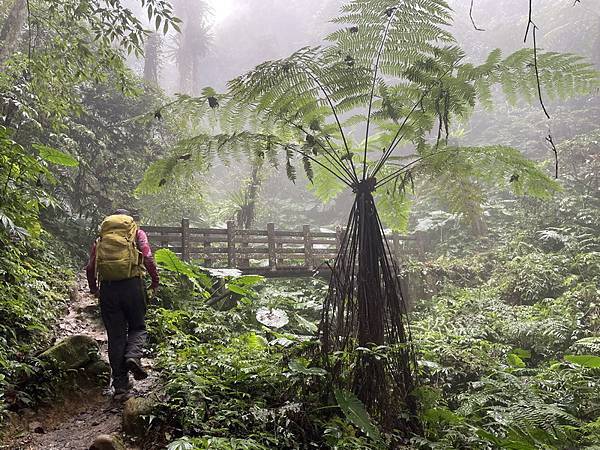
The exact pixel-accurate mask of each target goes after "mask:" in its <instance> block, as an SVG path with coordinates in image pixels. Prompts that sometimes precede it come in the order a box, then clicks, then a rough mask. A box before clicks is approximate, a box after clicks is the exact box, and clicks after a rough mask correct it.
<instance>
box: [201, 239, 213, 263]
mask: <svg viewBox="0 0 600 450" xmlns="http://www.w3.org/2000/svg"><path fill="white" fill-rule="evenodd" d="M208 237H209V234H208V233H204V239H207V238H208ZM203 245H204V252H205V254H206V257H205V258H204V265H206V267H211V266H212V258H211V254H210V253H209V251H210V247H211V245H210V241H208V240H206V241H204V244H203Z"/></svg>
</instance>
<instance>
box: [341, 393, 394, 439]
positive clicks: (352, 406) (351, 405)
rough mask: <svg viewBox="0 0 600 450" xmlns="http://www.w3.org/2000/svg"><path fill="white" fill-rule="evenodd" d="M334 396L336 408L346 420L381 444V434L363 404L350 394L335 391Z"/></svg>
mask: <svg viewBox="0 0 600 450" xmlns="http://www.w3.org/2000/svg"><path fill="white" fill-rule="evenodd" d="M334 394H335V399H336V401H337V402H338V406H339V407H340V409H341V410H342V412H343V413H344V414H345V416H346V418H347V419H348V420H349V421H350V422H352V423H353V424H354V425H355V426H357V427H358V428H360V429H361V430H362V431H363V432H364V433H365V434H366V435H367V436H369V437H370V438H371V439H373V440H375V441H377V442H380V443H381V442H382V441H381V434H380V433H379V430H378V429H377V427H376V426H375V424H374V423H373V422H372V421H371V419H370V417H369V414H368V413H367V410H366V409H365V405H363V403H362V402H361V401H360V400H359V399H358V398H357V397H356V396H355V395H354V394H352V393H351V392H348V391H344V390H341V389H336V390H335V391H334Z"/></svg>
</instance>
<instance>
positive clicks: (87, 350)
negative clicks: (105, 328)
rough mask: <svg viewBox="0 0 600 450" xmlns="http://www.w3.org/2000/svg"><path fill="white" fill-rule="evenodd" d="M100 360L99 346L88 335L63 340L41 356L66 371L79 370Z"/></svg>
mask: <svg viewBox="0 0 600 450" xmlns="http://www.w3.org/2000/svg"><path fill="white" fill-rule="evenodd" d="M97 358H98V344H96V341H95V340H94V339H93V338H91V337H89V336H86V335H83V334H78V335H74V336H69V337H68V338H65V339H63V340H62V341H60V342H59V343H58V344H55V345H54V346H52V347H50V348H49V349H48V350H46V351H45V352H44V353H42V354H41V355H40V359H41V360H45V361H48V362H51V363H52V364H55V365H57V366H59V367H61V368H64V369H78V368H80V367H83V366H85V365H86V364H88V363H90V362H92V361H95V360H96V359H97Z"/></svg>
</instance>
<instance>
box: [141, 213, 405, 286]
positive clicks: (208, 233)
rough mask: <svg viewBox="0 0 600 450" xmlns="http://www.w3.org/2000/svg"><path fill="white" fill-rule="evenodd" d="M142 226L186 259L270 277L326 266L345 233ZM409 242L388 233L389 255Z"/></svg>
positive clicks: (401, 251) (158, 243) (306, 228)
mask: <svg viewBox="0 0 600 450" xmlns="http://www.w3.org/2000/svg"><path fill="white" fill-rule="evenodd" d="M142 228H143V230H144V231H145V232H146V234H147V235H148V238H149V240H150V242H151V244H152V246H153V247H154V248H156V249H158V248H168V249H170V250H172V251H173V252H175V253H177V254H178V255H180V256H181V258H182V259H183V260H184V261H192V260H198V261H199V262H200V263H201V264H203V265H204V266H206V267H228V268H237V269H240V270H242V271H244V272H245V273H261V274H265V275H274V276H286V275H287V274H295V273H306V272H312V271H314V269H315V268H318V267H324V268H325V269H326V265H325V263H326V262H328V261H331V262H332V261H333V259H334V258H335V257H336V255H337V251H338V249H339V246H340V242H341V239H342V233H343V230H342V229H341V228H337V229H336V231H335V232H331V231H328V232H327V231H325V232H324V231H318V230H313V229H311V227H310V226H309V225H304V226H303V227H302V229H301V230H298V231H290V230H277V229H275V225H274V224H273V223H268V224H267V229H266V230H243V229H238V228H236V226H235V222H233V221H229V222H227V228H190V223H189V220H188V219H183V220H182V221H181V226H180V227H155V226H142ZM411 241H415V238H414V237H407V236H401V235H398V234H395V233H394V234H391V235H389V236H388V242H389V247H390V252H391V254H392V256H393V257H395V258H397V260H400V259H401V255H403V254H406V253H415V251H416V246H415V245H414V243H412V245H411Z"/></svg>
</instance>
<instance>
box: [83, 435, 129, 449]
mask: <svg viewBox="0 0 600 450" xmlns="http://www.w3.org/2000/svg"><path fill="white" fill-rule="evenodd" d="M89 450H125V446H124V445H123V443H122V442H121V440H120V439H119V438H118V437H115V436H110V435H108V434H101V435H99V436H98V437H97V438H96V439H94V442H93V443H92V445H91V446H90V449H89Z"/></svg>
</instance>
